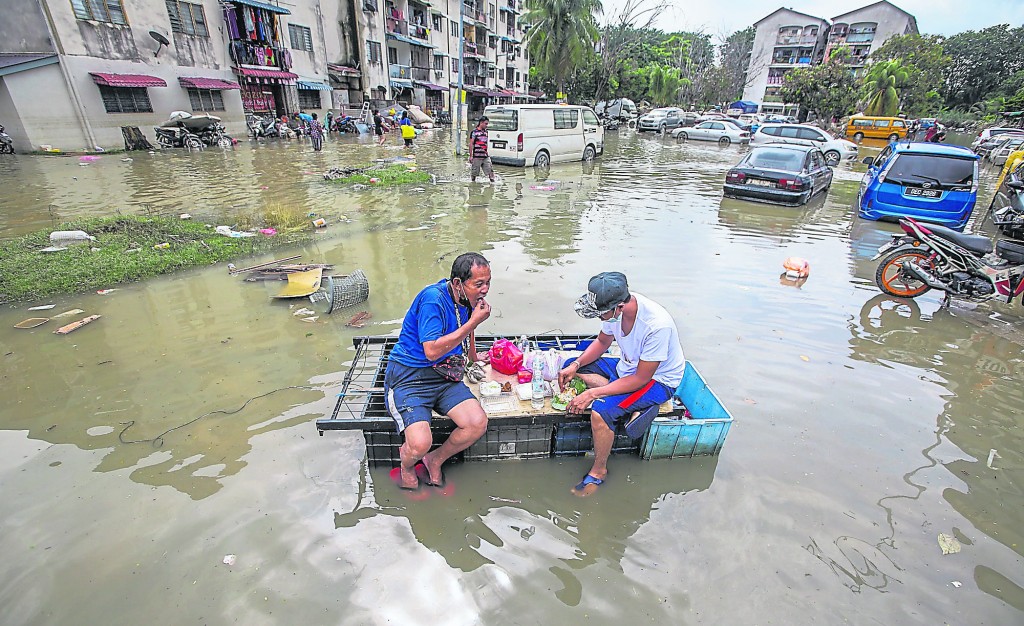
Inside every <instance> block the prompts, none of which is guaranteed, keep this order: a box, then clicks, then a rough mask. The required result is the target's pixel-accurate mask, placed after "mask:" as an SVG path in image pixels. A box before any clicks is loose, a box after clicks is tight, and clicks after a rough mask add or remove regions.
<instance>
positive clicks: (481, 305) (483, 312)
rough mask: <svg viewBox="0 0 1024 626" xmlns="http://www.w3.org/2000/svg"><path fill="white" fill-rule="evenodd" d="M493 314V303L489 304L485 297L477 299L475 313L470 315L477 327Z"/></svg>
mask: <svg viewBox="0 0 1024 626" xmlns="http://www.w3.org/2000/svg"><path fill="white" fill-rule="evenodd" d="M490 316H491V305H489V304H487V301H486V300H484V299H483V298H480V300H478V301H477V303H476V306H475V307H473V313H472V314H471V315H470V316H469V321H470V323H472V324H473V327H474V328H476V327H477V326H479V325H480V324H483V322H484V320H486V319H487V318H488V317H490Z"/></svg>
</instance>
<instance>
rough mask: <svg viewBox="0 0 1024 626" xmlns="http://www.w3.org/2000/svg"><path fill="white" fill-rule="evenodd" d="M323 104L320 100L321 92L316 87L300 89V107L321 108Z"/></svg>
mask: <svg viewBox="0 0 1024 626" xmlns="http://www.w3.org/2000/svg"><path fill="white" fill-rule="evenodd" d="M321 106H322V104H321V102H320V92H319V91H318V90H316V89H300V90H299V108H300V109H319V108H320V107H321Z"/></svg>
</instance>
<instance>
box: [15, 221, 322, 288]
mask: <svg viewBox="0 0 1024 626" xmlns="http://www.w3.org/2000/svg"><path fill="white" fill-rule="evenodd" d="M55 230H84V231H85V232H87V233H89V234H91V235H93V236H95V237H96V241H93V242H91V244H87V245H76V246H71V247H69V248H68V249H67V250H65V251H63V252H52V253H41V252H38V251H39V250H41V249H42V248H46V247H48V246H49V245H51V244H50V240H49V233H50V230H49V229H46V230H41V231H38V232H35V233H32V234H30V235H25V236H23V237H19V238H17V239H12V240H8V241H5V242H4V245H3V246H2V247H0V285H3V293H0V302H21V301H25V300H33V299H37V298H43V297H46V296H52V295H58V294H72V293H79V292H83V291H90V290H93V289H102V288H108V287H113V286H115V285H119V284H122V283H127V282H133V281H137V280H142V279H145V278H150V277H152V276H157V275H159V274H168V273H171V272H175V271H178V270H181V269H185V268H190V267H196V266H199V265H210V264H211V263H216V262H218V261H227V260H229V259H235V258H238V257H241V256H246V255H251V254H256V253H258V252H262V251H265V250H269V249H271V248H274V247H278V246H283V245H288V244H293V243H295V242H296V241H297V240H298V239H301V238H302V235H295V236H291V237H284V236H280V235H278V236H276V237H263V236H259V235H258V236H256V237H249V238H244V239H235V238H231V237H224V236H222V235H218V234H216V233H214V232H213V230H212V229H211V228H207V227H206V226H204V225H203V224H199V223H196V222H191V221H184V220H179V219H172V218H166V217H140V216H131V215H120V216H115V217H103V218H89V219H81V220H75V221H73V222H68V223H66V224H62V225H61V226H60V227H58V228H56V229H55ZM164 243H167V244H170V246H169V247H168V248H166V249H154V248H153V246H155V245H158V244H164ZM93 248H97V250H93Z"/></svg>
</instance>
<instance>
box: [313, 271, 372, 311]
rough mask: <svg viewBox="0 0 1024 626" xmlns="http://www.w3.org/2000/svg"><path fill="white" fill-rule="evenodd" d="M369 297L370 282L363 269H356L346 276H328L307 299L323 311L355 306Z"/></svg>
mask: <svg viewBox="0 0 1024 626" xmlns="http://www.w3.org/2000/svg"><path fill="white" fill-rule="evenodd" d="M369 297H370V282H369V281H368V280H366V274H364V273H363V270H356V271H354V272H352V273H351V274H348V275H347V276H328V277H326V278H325V279H324V281H323V283H322V284H321V287H320V290H319V291H317V292H316V293H314V294H313V295H311V296H309V301H310V302H311V303H312V304H313V305H314V306H315V307H316V308H317V309H318V310H320V311H323V312H324V313H333V312H335V311H338V310H341V309H344V308H347V307H350V306H355V305H357V304H359V303H360V302H365V301H366V300H367V298H369Z"/></svg>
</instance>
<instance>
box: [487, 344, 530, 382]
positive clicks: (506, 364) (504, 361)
mask: <svg viewBox="0 0 1024 626" xmlns="http://www.w3.org/2000/svg"><path fill="white" fill-rule="evenodd" d="M490 354H491V367H492V368H493V369H495V370H496V371H498V372H501V373H502V374H510V375H511V374H515V373H517V372H518V371H519V368H521V367H522V366H523V351H522V350H520V349H519V348H518V347H517V346H516V344H514V343H512V342H511V341H509V340H508V339H499V340H497V341H495V342H494V344H493V345H492V346H491V351H490Z"/></svg>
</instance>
